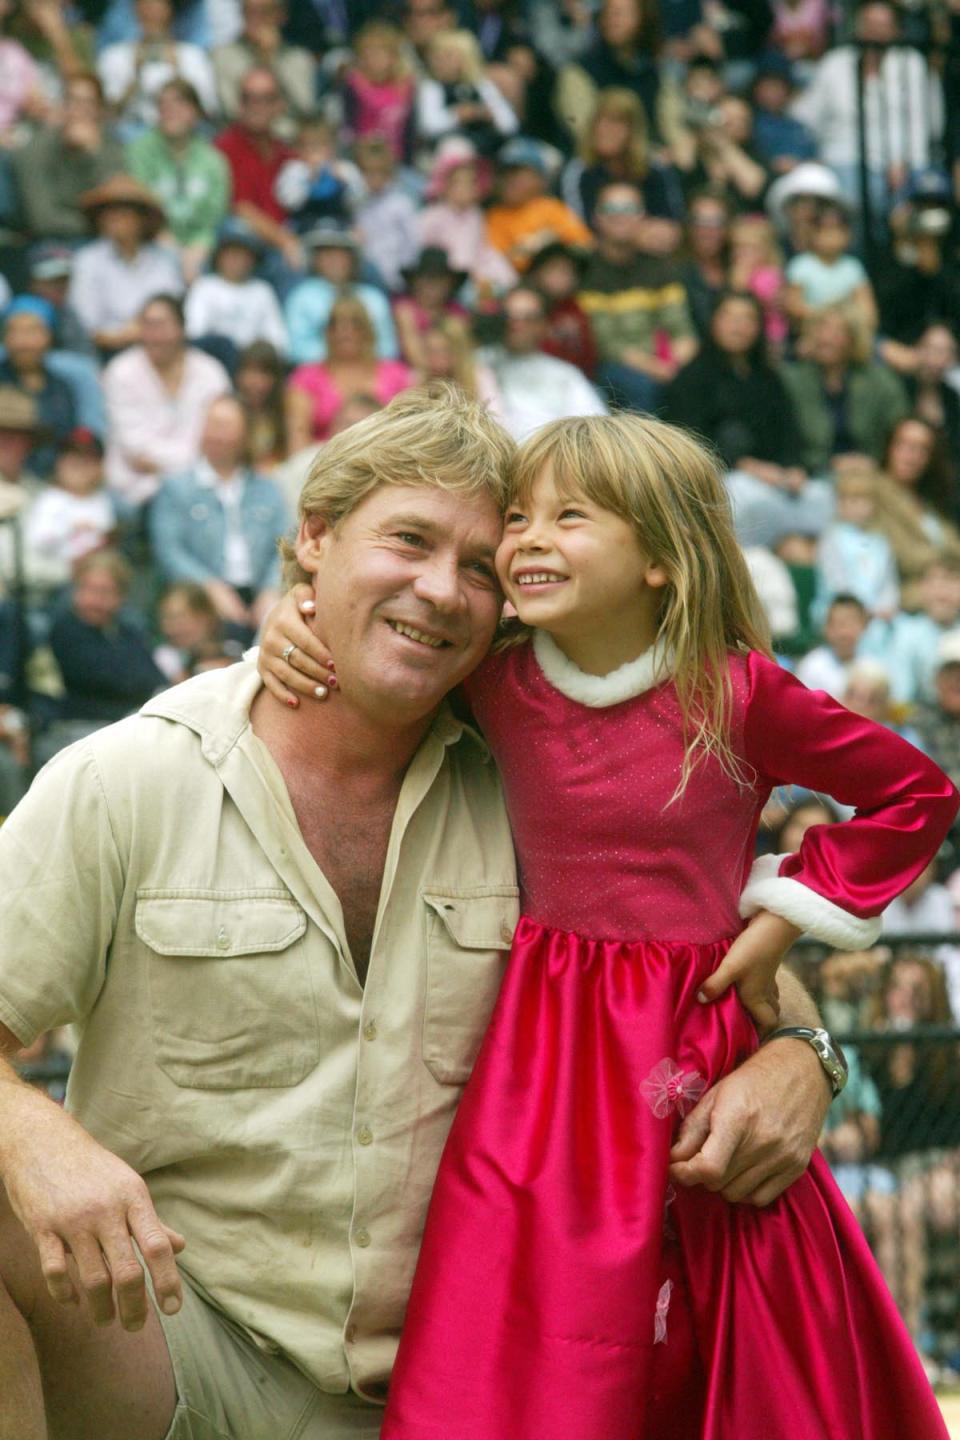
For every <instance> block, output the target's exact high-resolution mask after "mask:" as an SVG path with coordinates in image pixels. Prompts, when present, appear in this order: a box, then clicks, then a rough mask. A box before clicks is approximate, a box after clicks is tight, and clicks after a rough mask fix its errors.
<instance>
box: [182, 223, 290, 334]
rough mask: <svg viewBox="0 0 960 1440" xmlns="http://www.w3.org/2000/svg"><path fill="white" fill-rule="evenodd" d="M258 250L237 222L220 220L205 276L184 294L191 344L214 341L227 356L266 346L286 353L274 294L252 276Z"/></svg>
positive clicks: (255, 240)
mask: <svg viewBox="0 0 960 1440" xmlns="http://www.w3.org/2000/svg"><path fill="white" fill-rule="evenodd" d="M262 254H263V247H262V245H261V244H260V241H259V240H258V238H257V236H256V235H255V234H254V232H253V231H252V230H251V229H250V227H249V226H248V225H246V224H244V222H243V221H242V220H236V219H230V220H225V221H224V223H223V225H221V227H220V231H219V234H218V235H217V243H216V248H215V249H214V252H213V256H212V258H211V262H210V264H211V273H210V274H209V275H201V276H200V277H199V278H198V279H197V280H195V281H194V282H193V284H192V285H191V286H190V289H189V290H188V291H187V298H186V304H185V306H184V314H185V317H186V322H187V335H188V336H189V337H190V339H191V340H201V339H206V338H208V337H216V339H218V340H226V341H228V342H229V344H230V346H231V347H232V348H233V351H234V352H236V351H240V350H243V349H245V348H246V347H247V346H248V345H252V344H253V343H254V341H255V340H266V341H267V342H268V343H269V344H271V345H275V346H276V347H277V349H278V350H279V351H280V352H281V354H283V353H285V352H286V348H287V327H286V325H285V324H284V321H283V312H282V310H281V309H280V302H279V301H278V299H277V294H276V291H275V290H274V289H273V286H272V285H268V284H267V282H266V280H258V279H257V278H256V276H255V275H254V273H253V272H254V270H255V269H256V266H257V262H258V261H259V260H260V258H261V256H262Z"/></svg>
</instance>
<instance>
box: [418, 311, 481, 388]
mask: <svg viewBox="0 0 960 1440" xmlns="http://www.w3.org/2000/svg"><path fill="white" fill-rule="evenodd" d="M431 333H434V334H438V335H442V336H443V338H444V340H446V342H447V344H448V345H449V346H450V356H451V359H452V361H453V366H452V369H451V374H450V379H451V380H452V381H453V383H454V384H455V385H459V387H460V389H461V390H462V391H463V393H464V394H465V395H468V396H469V397H470V399H471V400H475V399H476V398H477V365H476V359H475V356H474V347H473V340H472V339H471V336H470V331H469V330H468V329H467V327H466V325H465V324H464V323H463V321H462V320H459V319H458V318H457V316H456V315H444V316H443V317H441V319H439V320H437V321H435V322H434V324H432V325H431V326H430V329H429V330H428V331H426V332H425V334H426V335H429V334H431Z"/></svg>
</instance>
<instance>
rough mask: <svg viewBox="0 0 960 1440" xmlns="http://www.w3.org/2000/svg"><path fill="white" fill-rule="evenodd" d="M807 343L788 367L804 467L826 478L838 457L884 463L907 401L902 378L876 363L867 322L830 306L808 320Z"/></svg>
mask: <svg viewBox="0 0 960 1440" xmlns="http://www.w3.org/2000/svg"><path fill="white" fill-rule="evenodd" d="M804 343H805V352H804V353H805V357H806V358H804V359H803V360H795V361H791V362H790V363H788V364H787V365H785V366H784V367H783V378H784V380H785V381H786V385H787V389H788V390H789V392H790V394H791V396H792V398H793V405H794V409H795V411H796V414H797V422H798V424H799V426H800V437H801V444H800V450H799V453H798V456H797V459H798V461H799V463H800V464H801V465H803V466H804V468H805V469H806V470H808V471H809V472H810V474H812V475H822V474H823V473H824V472H825V471H826V470H827V469H828V468H829V466H830V462H831V461H832V460H833V459H835V458H836V457H837V456H839V455H849V454H851V453H853V454H858V455H866V456H869V457H870V458H871V459H873V460H876V461H879V460H881V459H882V457H883V454H884V451H885V448H886V445H887V441H888V439H889V437H890V432H891V430H892V429H893V427H894V425H895V424H896V423H897V421H898V420H899V419H900V418H901V417H902V416H903V415H905V414H906V412H907V397H906V394H905V392H904V389H903V386H902V385H901V383H900V381H899V379H898V378H897V376H896V375H894V374H893V373H892V371H890V370H889V369H888V368H887V367H886V366H885V365H878V364H876V363H874V362H873V361H871V359H870V353H871V348H870V334H869V331H868V330H867V327H866V326H865V324H864V322H863V320H862V318H861V317H860V316H859V315H858V314H857V313H856V312H851V311H850V310H848V309H845V308H841V307H839V306H830V307H828V308H827V309H826V310H822V311H820V313H819V314H818V315H815V316H813V317H812V319H811V320H810V321H809V322H808V326H807V329H806V330H805V333H804Z"/></svg>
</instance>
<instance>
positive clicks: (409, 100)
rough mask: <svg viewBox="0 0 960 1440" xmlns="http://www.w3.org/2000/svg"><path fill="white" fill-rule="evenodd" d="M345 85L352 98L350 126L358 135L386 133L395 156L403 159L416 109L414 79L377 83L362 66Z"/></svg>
mask: <svg viewBox="0 0 960 1440" xmlns="http://www.w3.org/2000/svg"><path fill="white" fill-rule="evenodd" d="M344 88H345V89H346V91H347V93H348V97H349V101H350V109H349V118H350V129H351V131H352V133H353V135H354V138H359V137H361V136H364V135H382V136H383V138H384V140H386V142H387V144H388V145H389V146H390V149H391V150H392V151H393V153H394V156H395V158H396V159H397V160H403V159H404V158H405V151H406V132H407V126H408V124H409V123H410V115H411V113H412V111H413V96H414V87H413V81H412V80H410V79H404V80H398V81H396V82H395V83H394V84H392V85H374V84H373V83H372V82H371V81H370V80H368V79H367V77H366V76H365V75H363V74H362V73H361V72H360V71H359V70H350V71H349V72H348V74H347V77H346V80H345V81H344Z"/></svg>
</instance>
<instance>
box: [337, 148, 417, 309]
mask: <svg viewBox="0 0 960 1440" xmlns="http://www.w3.org/2000/svg"><path fill="white" fill-rule="evenodd" d="M353 156H354V160H355V161H356V165H357V169H358V170H359V172H360V175H361V177H362V181H363V190H362V192H361V194H360V195H359V196H358V197H357V198H356V200H355V202H354V207H353V218H354V224H355V225H356V227H357V232H358V234H359V236H360V240H361V243H362V245H363V254H364V258H365V259H366V260H367V261H368V263H369V264H371V265H373V266H374V268H375V269H376V271H377V273H378V274H379V275H381V276H382V277H383V280H384V282H385V283H386V285H387V286H388V288H389V289H390V290H402V289H403V271H404V269H405V268H406V267H407V266H409V265H412V264H413V263H414V261H415V260H416V258H417V255H418V254H419V253H420V236H419V233H418V229H417V218H418V212H417V207H416V205H415V204H414V203H413V201H412V200H411V198H410V196H409V194H408V193H407V191H406V190H405V189H403V187H402V186H401V185H400V184H399V182H398V181H397V179H396V162H395V160H394V158H393V154H392V152H391V150H390V147H389V145H388V144H387V142H386V140H382V139H380V138H379V137H378V136H376V135H371V136H369V137H368V138H367V139H365V140H358V141H357V143H356V145H355V146H354V147H353Z"/></svg>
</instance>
